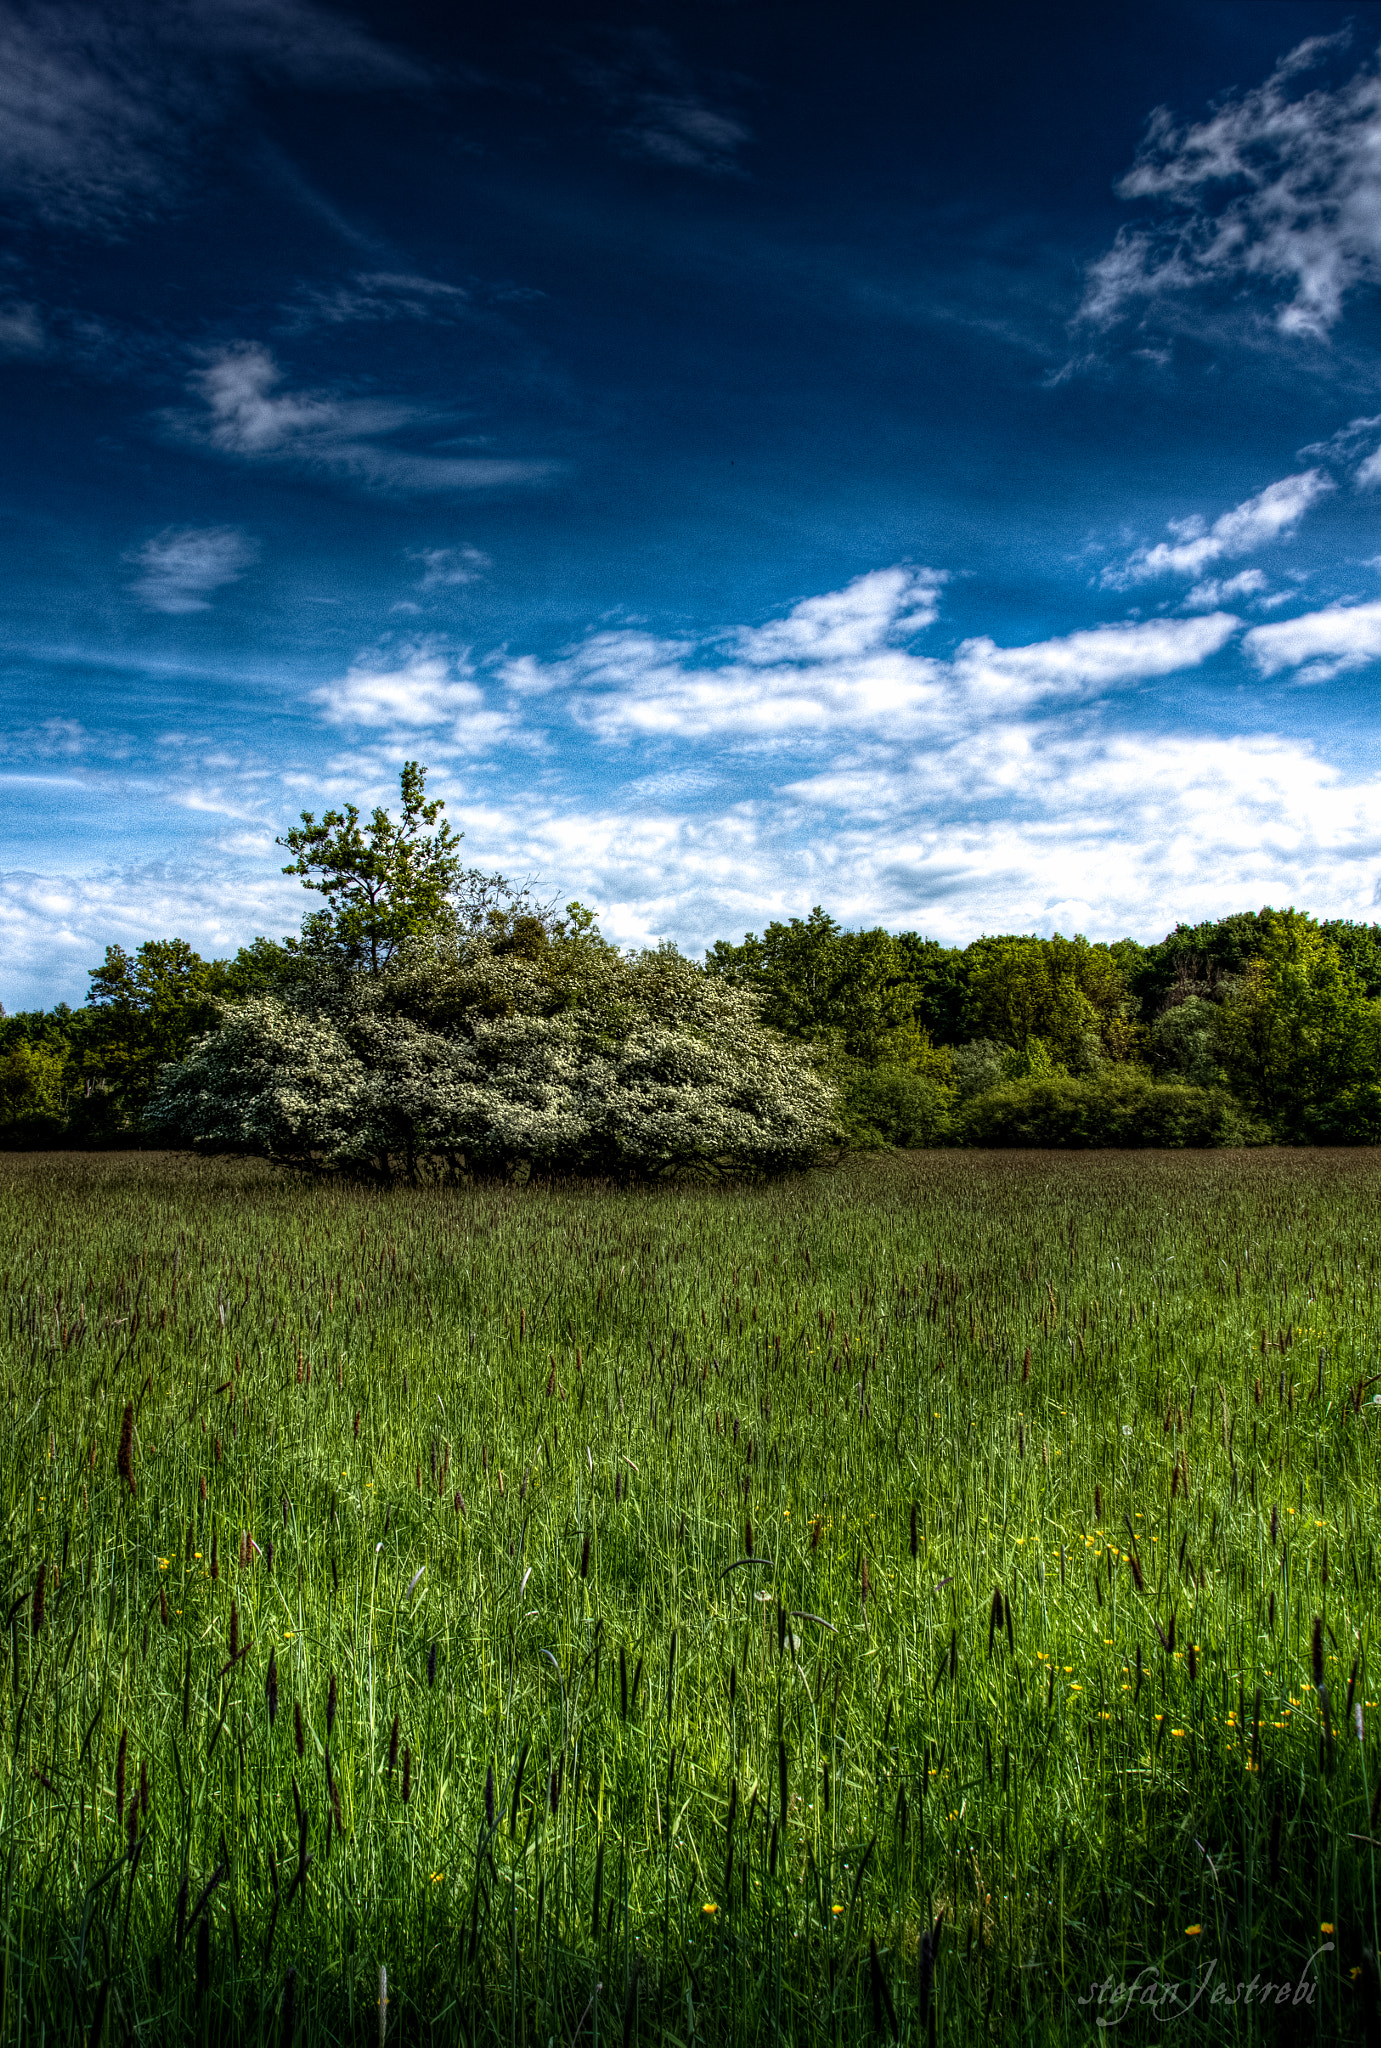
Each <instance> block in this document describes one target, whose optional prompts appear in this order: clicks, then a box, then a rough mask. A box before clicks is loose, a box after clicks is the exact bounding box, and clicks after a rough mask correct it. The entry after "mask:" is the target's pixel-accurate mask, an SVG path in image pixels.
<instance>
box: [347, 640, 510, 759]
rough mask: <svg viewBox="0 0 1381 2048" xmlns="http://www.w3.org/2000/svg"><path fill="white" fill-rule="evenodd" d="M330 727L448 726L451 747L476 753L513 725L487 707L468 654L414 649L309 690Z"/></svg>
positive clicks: (397, 730)
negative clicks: (389, 661) (392, 659)
mask: <svg viewBox="0 0 1381 2048" xmlns="http://www.w3.org/2000/svg"><path fill="white" fill-rule="evenodd" d="M311 701H312V702H313V703H314V704H316V705H318V706H319V707H320V709H321V712H322V715H323V717H324V718H325V719H326V721H327V723H328V724H329V725H338V726H353V727H357V728H363V729H374V730H377V731H382V732H387V733H391V734H399V735H402V734H411V733H424V732H429V731H432V730H435V729H436V728H438V727H448V728H449V729H450V738H451V742H452V744H453V745H455V746H457V747H459V748H460V749H461V750H462V751H468V752H476V753H477V752H481V751H483V750H485V749H487V748H490V747H493V746H496V745H497V744H498V743H499V742H500V741H501V740H503V739H504V738H506V737H508V736H509V734H510V733H511V731H512V721H511V720H510V719H509V717H508V716H507V715H506V714H505V713H504V712H502V711H496V710H493V709H491V707H490V705H489V703H488V700H487V698H486V696H485V693H484V691H483V689H482V688H481V687H480V685H479V684H478V683H477V682H476V681H475V678H474V672H473V669H472V668H471V665H470V661H469V657H468V655H453V654H449V653H446V652H444V651H442V650H439V649H436V648H433V647H414V648H409V649H407V650H405V651H404V652H402V653H401V654H400V655H399V656H398V657H397V658H396V659H395V660H394V661H393V662H392V663H391V664H390V663H387V662H383V661H378V660H375V661H367V660H361V661H359V662H357V663H356V664H355V665H354V666H352V667H351V668H350V669H348V670H347V672H346V673H345V675H343V676H341V677H339V678H338V679H337V680H335V681H332V682H328V683H323V684H321V685H320V687H319V688H317V689H315V690H313V691H312V692H311Z"/></svg>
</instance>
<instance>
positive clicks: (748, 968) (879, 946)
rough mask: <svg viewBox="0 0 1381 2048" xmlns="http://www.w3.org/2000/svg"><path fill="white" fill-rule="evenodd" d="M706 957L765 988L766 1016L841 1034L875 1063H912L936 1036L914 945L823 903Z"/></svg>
mask: <svg viewBox="0 0 1381 2048" xmlns="http://www.w3.org/2000/svg"><path fill="white" fill-rule="evenodd" d="M706 965H707V967H708V969H709V971H710V973H711V974H713V975H716V976H718V977H721V978H724V979H728V980H733V981H736V982H738V983H739V984H740V985H742V986H745V987H749V988H753V989H757V990H758V991H760V992H761V994H762V996H763V1016H764V1019H765V1021H766V1022H767V1023H769V1024H771V1025H773V1026H774V1027H775V1028H776V1029H777V1030H779V1031H782V1032H784V1033H785V1034H786V1035H787V1036H788V1037H791V1038H804V1039H819V1038H825V1037H833V1038H835V1039H837V1040H838V1042H839V1044H840V1045H841V1047H842V1049H843V1051H844V1052H845V1053H846V1054H847V1055H848V1056H849V1057H850V1058H851V1059H861V1060H864V1061H866V1062H869V1063H870V1064H871V1063H877V1062H891V1063H893V1064H897V1063H900V1064H909V1063H910V1062H909V1061H908V1060H907V1058H906V1050H907V1049H908V1048H909V1047H910V1046H911V1045H913V1044H916V1045H919V1044H921V1043H924V1044H925V1045H928V1044H929V1035H928V1033H926V1032H925V1027H924V1025H923V1024H922V1023H921V1022H920V1020H919V1017H918V1007H919V1000H918V999H919V990H918V985H917V983H916V981H915V980H914V979H913V968H914V965H915V963H914V961H913V960H912V959H911V958H910V957H909V955H908V952H907V950H906V949H905V948H904V947H901V946H899V945H898V943H897V941H896V940H895V939H894V937H893V935H892V934H891V933H890V932H886V931H882V930H880V929H877V930H873V931H862V932H849V931H845V930H843V929H842V927H841V926H840V925H839V924H837V923H836V921H835V920H834V918H832V917H829V916H827V915H826V913H825V912H824V911H823V910H822V909H820V907H819V906H818V905H817V906H816V908H815V909H814V910H812V912H811V913H810V916H809V917H808V918H799V917H793V918H792V919H791V921H790V922H789V923H788V924H780V923H774V924H770V925H768V926H767V928H766V930H765V931H764V933H763V936H762V937H761V938H758V937H757V935H756V934H755V933H753V932H749V933H748V934H747V935H746V936H745V938H744V940H743V943H742V945H740V946H732V945H730V944H729V943H728V941H727V940H724V939H721V940H719V941H718V943H717V944H716V945H715V946H713V947H712V948H711V950H710V952H709V954H708V955H707V957H706ZM899 1033H901V1034H904V1039H903V1046H902V1050H901V1054H900V1059H899V1057H898V1050H897V1046H896V1040H897V1035H898V1034H899Z"/></svg>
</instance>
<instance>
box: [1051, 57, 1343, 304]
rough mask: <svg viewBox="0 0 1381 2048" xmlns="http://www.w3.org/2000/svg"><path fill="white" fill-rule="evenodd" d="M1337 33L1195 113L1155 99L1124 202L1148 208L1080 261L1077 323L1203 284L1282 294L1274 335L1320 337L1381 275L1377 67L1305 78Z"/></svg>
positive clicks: (1122, 186)
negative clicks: (1331, 81) (1336, 78)
mask: <svg viewBox="0 0 1381 2048" xmlns="http://www.w3.org/2000/svg"><path fill="white" fill-rule="evenodd" d="M1346 40H1347V39H1346V36H1345V35H1344V36H1342V37H1315V38H1312V39H1311V40H1310V41H1308V42H1305V43H1301V44H1300V45H1299V46H1298V47H1297V48H1296V49H1294V50H1292V51H1291V53H1290V54H1289V56H1287V57H1286V58H1284V59H1283V60H1282V62H1281V63H1280V64H1279V65H1278V66H1277V67H1276V69H1275V71H1273V72H1272V74H1271V76H1270V77H1269V78H1268V79H1267V80H1266V81H1265V83H1264V84H1262V85H1258V86H1255V87H1253V88H1251V89H1250V90H1249V91H1245V92H1232V93H1229V94H1227V95H1226V96H1225V97H1224V98H1223V99H1222V100H1221V101H1220V102H1218V103H1217V104H1216V106H1215V107H1214V109H1213V110H1212V112H1210V113H1209V114H1208V115H1207V116H1205V118H1204V119H1203V120H1201V121H1191V122H1186V123H1184V124H1180V123H1178V122H1177V121H1176V119H1175V117H1174V115H1173V114H1172V113H1171V112H1170V110H1169V109H1168V108H1166V107H1159V108H1157V109H1156V111H1155V112H1154V113H1153V114H1152V116H1151V118H1150V121H1149V123H1148V124H1147V130H1146V136H1145V140H1144V141H1143V143H1142V145H1141V148H1140V149H1139V150H1138V152H1137V156H1136V161H1135V162H1134V163H1133V165H1132V168H1131V170H1130V171H1129V172H1128V173H1127V174H1126V176H1125V177H1124V178H1123V179H1122V180H1121V181H1120V183H1119V184H1118V187H1117V190H1118V193H1119V195H1120V196H1121V197H1122V198H1124V199H1129V200H1133V201H1142V202H1145V203H1147V204H1148V206H1149V207H1150V208H1151V214H1150V217H1149V218H1148V219H1147V220H1145V221H1144V222H1142V223H1140V224H1138V225H1136V226H1132V227H1126V228H1123V229H1121V230H1120V231H1119V233H1118V235H1117V238H1116V240H1115V241H1114V243H1113V245H1112V247H1111V248H1110V249H1109V250H1107V251H1106V252H1105V253H1104V254H1103V255H1102V256H1100V257H1099V258H1098V259H1097V261H1096V262H1094V263H1093V264H1091V265H1090V267H1089V272H1088V278H1087V283H1086V288H1085V292H1084V299H1083V304H1082V306H1081V308H1080V314H1081V317H1082V318H1083V319H1084V320H1086V321H1088V322H1090V323H1092V324H1093V325H1095V326H1098V327H1103V328H1107V327H1110V326H1112V325H1113V324H1114V323H1115V322H1116V321H1118V320H1120V319H1122V318H1123V317H1124V316H1125V315H1127V314H1128V313H1129V312H1131V311H1133V310H1134V309H1135V308H1136V307H1138V306H1144V305H1146V304H1148V303H1152V302H1156V301H1160V302H1164V301H1166V300H1169V299H1172V298H1174V297H1176V296H1177V295H1183V294H1186V293H1189V292H1194V291H1197V290H1200V289H1202V288H1205V287H1214V286H1216V287H1219V288H1222V287H1225V286H1226V287H1233V286H1237V287H1240V286H1242V285H1244V284H1247V285H1250V284H1261V285H1265V286H1267V287H1269V288H1271V289H1273V290H1274V291H1276V292H1278V293H1279V292H1283V293H1284V296H1283V297H1282V298H1280V299H1279V300H1278V303H1277V304H1276V307H1275V312H1274V317H1275V324H1276V326H1277V328H1278V329H1279V330H1280V332H1282V333H1284V334H1290V335H1296V336H1308V337H1311V338H1313V339H1323V338H1325V337H1326V336H1327V335H1328V334H1329V332H1330V330H1331V329H1332V328H1333V327H1334V326H1335V325H1336V324H1337V321H1338V320H1339V318H1340V317H1341V314H1342V310H1343V305H1344V301H1345V299H1346V297H1347V294H1348V293H1349V292H1350V291H1353V290H1355V289H1356V288H1357V287H1359V286H1361V285H1367V284H1375V283H1376V281H1377V279H1378V278H1381V74H1379V73H1378V66H1377V63H1376V61H1375V60H1374V59H1373V60H1372V61H1370V62H1368V63H1365V64H1363V65H1362V66H1361V68H1360V69H1359V70H1357V71H1356V72H1355V73H1354V74H1353V75H1352V77H1350V78H1348V79H1346V80H1345V81H1344V82H1342V83H1341V84H1338V85H1336V86H1330V85H1327V84H1318V85H1314V86H1313V87H1310V86H1309V85H1308V80H1309V78H1310V77H1311V75H1314V74H1316V73H1317V72H1318V70H1319V68H1320V66H1321V65H1323V64H1324V63H1325V62H1326V61H1327V60H1329V59H1331V58H1333V57H1335V56H1336V54H1337V52H1338V51H1339V49H1340V48H1341V47H1342V46H1343V44H1345V42H1346Z"/></svg>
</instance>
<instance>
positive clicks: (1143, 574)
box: [1101, 469, 1336, 594]
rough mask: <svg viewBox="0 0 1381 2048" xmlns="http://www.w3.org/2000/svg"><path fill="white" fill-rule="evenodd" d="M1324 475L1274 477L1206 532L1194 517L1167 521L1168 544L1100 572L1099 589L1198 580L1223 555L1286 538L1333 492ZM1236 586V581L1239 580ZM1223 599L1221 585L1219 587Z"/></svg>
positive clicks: (1320, 472)
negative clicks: (1170, 578) (1187, 578)
mask: <svg viewBox="0 0 1381 2048" xmlns="http://www.w3.org/2000/svg"><path fill="white" fill-rule="evenodd" d="M1335 488H1336V486H1335V485H1334V482H1333V479H1332V477H1331V476H1329V474H1328V472H1327V470H1323V469H1306V470H1302V471H1301V472H1300V474H1299V475H1298V476H1284V477H1279V478H1278V479H1277V480H1276V482H1275V483H1271V484H1267V486H1266V488H1265V490H1264V491H1258V492H1257V494H1256V496H1255V497H1254V498H1245V499H1244V500H1243V501H1242V503H1241V504H1240V505H1234V506H1233V508H1232V510H1231V511H1230V512H1224V513H1223V515H1222V516H1221V518H1219V519H1215V520H1214V522H1213V524H1212V526H1208V527H1206V526H1205V524H1204V522H1203V520H1202V519H1200V518H1198V517H1193V518H1189V519H1175V520H1172V521H1171V522H1170V531H1171V533H1172V534H1174V536H1175V538H1174V540H1173V541H1164V540H1163V541H1158V542H1157V543H1156V545H1155V546H1154V547H1151V548H1138V549H1137V551H1136V553H1135V554H1133V555H1131V556H1129V557H1128V558H1127V560H1126V561H1125V562H1121V563H1118V564H1116V565H1113V566H1109V567H1108V568H1106V569H1105V570H1104V571H1103V575H1102V579H1101V580H1102V583H1103V587H1104V588H1105V589H1108V590H1126V589H1128V588H1129V587H1130V585H1132V584H1134V583H1149V582H1152V581H1154V580H1155V579H1156V578H1157V577H1160V576H1198V575H1200V574H1201V573H1202V572H1203V570H1205V569H1206V568H1207V567H1208V566H1209V564H1210V563H1211V562H1218V561H1221V560H1222V559H1223V558H1224V557H1225V556H1228V557H1231V556H1235V555H1247V554H1251V553H1252V552H1253V550H1255V549H1256V548H1260V547H1266V546H1269V544H1270V543H1271V542H1272V541H1278V540H1284V539H1286V538H1288V536H1289V535H1290V533H1291V532H1292V530H1293V529H1294V528H1295V527H1296V526H1297V525H1298V524H1299V522H1300V520H1301V519H1302V518H1303V517H1304V515H1305V513H1306V512H1307V511H1308V510H1309V508H1310V507H1311V505H1316V504H1317V503H1318V501H1319V499H1320V498H1322V497H1325V496H1327V494H1328V492H1329V491H1331V490H1333V489H1335ZM1238 580H1239V582H1240V579H1238ZM1224 590H1225V594H1226V586H1224Z"/></svg>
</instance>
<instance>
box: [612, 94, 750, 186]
mask: <svg viewBox="0 0 1381 2048" xmlns="http://www.w3.org/2000/svg"><path fill="white" fill-rule="evenodd" d="M749 138H750V131H749V130H748V129H747V128H745V127H744V125H743V123H742V122H741V121H736V120H734V119H733V117H732V116H731V115H729V114H722V113H720V112H719V111H718V110H717V109H716V108H714V107H710V106H706V104H705V103H704V101H703V100H700V99H697V98H696V97H695V95H694V94H692V93H658V92H649V93H642V94H640V95H639V97H638V103H637V112H636V114H635V116H634V118H633V119H632V120H631V121H630V122H629V123H628V125H627V127H626V128H624V129H622V130H621V131H620V139H621V140H622V142H623V143H624V145H625V147H626V148H627V149H629V150H630V151H631V152H632V153H633V154H635V155H637V156H645V157H648V158H650V159H651V160H652V162H653V163H660V164H670V165H672V166H673V167H674V168H675V169H676V170H682V171H708V172H710V173H712V174H716V175H720V176H722V175H724V173H726V172H731V171H736V170H737V169H738V153H739V151H740V150H741V149H742V147H743V145H744V143H745V142H747V141H748V140H749Z"/></svg>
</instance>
